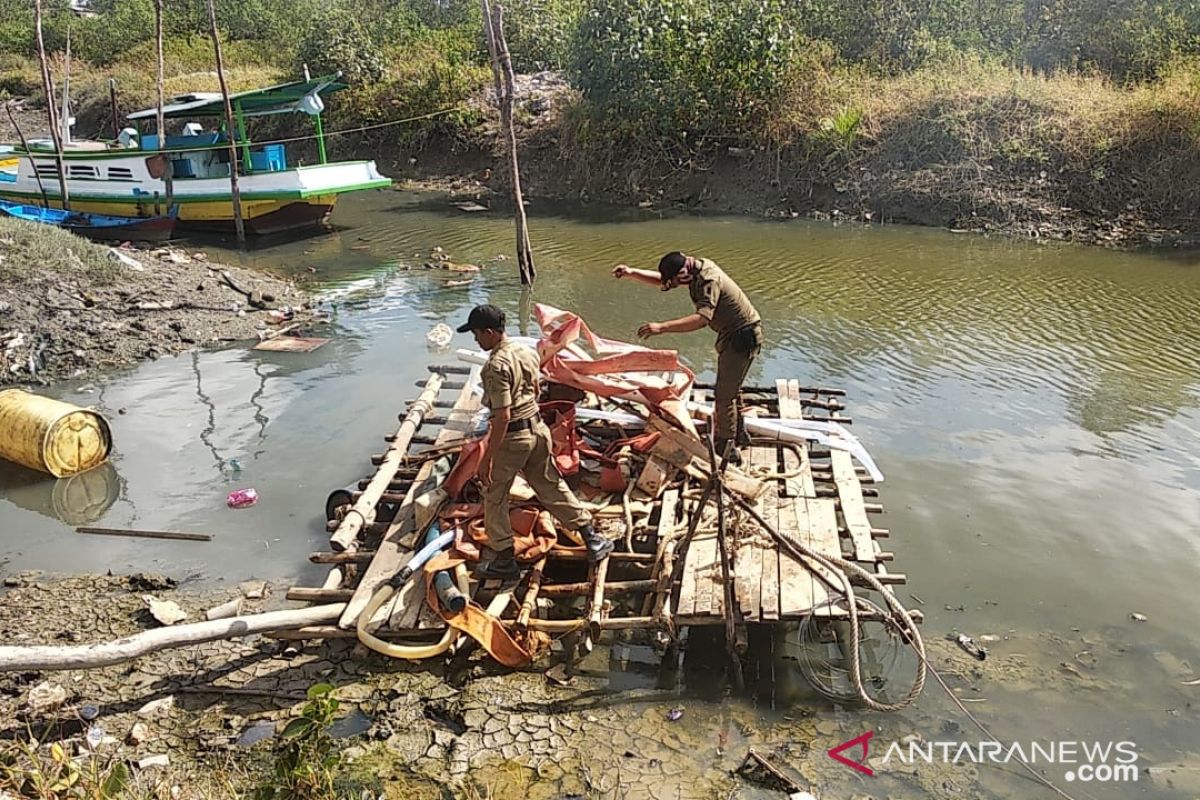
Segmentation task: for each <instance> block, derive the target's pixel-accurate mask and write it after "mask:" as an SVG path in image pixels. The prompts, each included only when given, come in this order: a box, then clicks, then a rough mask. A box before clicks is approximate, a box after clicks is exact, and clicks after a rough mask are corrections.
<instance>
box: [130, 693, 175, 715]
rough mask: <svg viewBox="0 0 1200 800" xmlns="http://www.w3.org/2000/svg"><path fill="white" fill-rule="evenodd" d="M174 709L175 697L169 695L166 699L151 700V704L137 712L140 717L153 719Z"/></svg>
mask: <svg viewBox="0 0 1200 800" xmlns="http://www.w3.org/2000/svg"><path fill="white" fill-rule="evenodd" d="M174 707H175V696H174V695H167V696H166V697H160V698H158V699H157V700H151V701H150V702H149V703H146V705H144V706H142V707H141V708H139V709H138V710H137V715H138V716H139V717H152V716H154V715H155V714H158V713H160V712H162V711H170V710H171V709H172V708H174Z"/></svg>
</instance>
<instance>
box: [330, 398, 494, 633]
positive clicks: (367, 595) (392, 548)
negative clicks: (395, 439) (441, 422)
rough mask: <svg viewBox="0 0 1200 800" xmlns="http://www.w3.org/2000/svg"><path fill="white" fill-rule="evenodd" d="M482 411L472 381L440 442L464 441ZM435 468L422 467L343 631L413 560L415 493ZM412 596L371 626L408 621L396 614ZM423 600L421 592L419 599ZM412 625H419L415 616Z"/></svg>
mask: <svg viewBox="0 0 1200 800" xmlns="http://www.w3.org/2000/svg"><path fill="white" fill-rule="evenodd" d="M478 408H479V398H478V397H477V396H476V395H475V394H474V393H473V392H472V391H471V381H469V380H468V381H466V382H465V383H464V386H463V388H462V391H461V392H459V395H458V400H457V401H456V402H455V404H454V407H453V408H452V409H451V411H450V414H449V416H448V419H447V422H446V425H445V426H443V428H442V430H441V432H440V433H439V434H438V437H437V441H438V442H443V441H449V440H452V439H458V438H461V437H462V436H463V435H464V433H466V432H467V430H468V429H469V426H470V420H471V418H472V417H473V416H474V413H475V411H477V410H478ZM434 464H435V462H434V461H427V462H425V463H424V464H423V465H421V469H420V470H419V471H418V472H417V477H416V479H415V480H414V481H413V484H412V487H411V488H410V489H409V491H408V494H407V495H406V496H405V498H404V502H403V503H402V504H401V506H400V509H399V511H397V513H396V521H395V522H393V523H392V525H391V526H390V527H389V528H388V531H387V533H386V534H384V537H383V541H381V542H380V543H379V548H378V550H377V551H376V553H375V558H373V559H371V563H370V564H369V565H368V566H367V569H366V571H365V572H364V573H363V576H362V580H360V581H359V583H358V588H357V589H356V590H355V592H354V597H352V598H351V599H350V602H349V604H347V606H346V610H345V612H344V613H343V614H342V617H341V619H340V620H339V621H338V625H339V626H340V627H342V628H345V629H349V628H353V627H354V626H355V624H356V623H357V620H358V615H359V613H360V612H362V610H363V608H365V607H366V605H367V603H368V602H369V601H370V599H371V595H372V594H374V592H375V590H376V589H377V588H379V586H381V585H382V584H383V583H384V582H386V581H388V580H390V579H391V578H392V576H393V575H395V574H396V573H397V572H399V571H400V568H401V567H403V566H404V563H405V562H406V561H407V560H408V559H409V558H410V556H409V553H410V552H411V551H410V548H408V547H405V546H404V545H403V544H402V540H403V539H404V538H405V537H406V536H407V535H408V534H410V533H412V526H413V497H414V493H415V492H416V490H417V488H418V487H420V486H421V484H422V483H424V482H425V480H426V479H428V477H429V475H430V474H431V473H432V472H433V468H434ZM416 583H418V582H413V581H410V585H415V584H416ZM411 592H412V590H411V589H407V588H406V590H404V591H402V592H401V593H400V594H399V595H398V596H397V597H396V598H395V599H394V600H392V601H389V602H388V603H384V605H383V607H382V608H381V609H380V610H379V612H378V613H377V614H376V616H375V617H374V619H372V620H371V624H379V623H381V622H382V621H383V620H391V619H393V617H394V618H395V620H396V622H402V621H403V618H404V614H403V611H401V612H400V613H399V614H398V615H397V613H396V610H397V608H399V609H405V608H408V607H409V605H410V603H409V599H410V598H412V597H413V595H412V594H411ZM419 596H420V594H419V592H418V594H417V597H419ZM412 622H413V623H415V622H416V617H415V616H414V617H413V619H412ZM389 625H390V623H389ZM410 627H411V625H410Z"/></svg>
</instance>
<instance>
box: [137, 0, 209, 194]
mask: <svg viewBox="0 0 1200 800" xmlns="http://www.w3.org/2000/svg"><path fill="white" fill-rule="evenodd" d="M154 41H155V45H156V48H155V49H156V51H157V53H158V107H157V110H156V113H155V115H154V122H155V124H156V125H157V126H158V152H159V153H160V154H161V155H162V159H163V183H164V184H166V187H167V210H168V211H170V208H171V206H172V205H174V203H175V180H174V177H175V176H174V175H173V174H172V167H171V157H170V156H169V155H167V126H166V119H165V118H164V117H163V103H164V101H163V0H154ZM219 52H220V51H219V50H218V53H219ZM217 59H218V64H219V63H220V55H218V56H217ZM218 69H219V66H218ZM114 114H115V110H114Z"/></svg>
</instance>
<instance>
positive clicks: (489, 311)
mask: <svg viewBox="0 0 1200 800" xmlns="http://www.w3.org/2000/svg"><path fill="white" fill-rule="evenodd" d="M502 330H504V312H503V311H501V310H500V309H498V308H496V306H493V305H484V306H475V307H474V308H472V309H471V313H470V315H469V316H468V317H467V323H466V324H465V325H459V326H458V332H459V333H466V332H468V331H502Z"/></svg>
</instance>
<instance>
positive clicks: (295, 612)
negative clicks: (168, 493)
mask: <svg viewBox="0 0 1200 800" xmlns="http://www.w3.org/2000/svg"><path fill="white" fill-rule="evenodd" d="M345 609H346V604H345V603H335V604H333V605H325V606H314V607H310V608H293V609H288V610H286V611H268V612H267V613H265V614H250V615H247V616H242V617H231V618H229V619H218V620H212V621H211V622H196V623H192V624H189V625H172V626H170V627H165V628H155V629H153V630H149V631H143V632H142V633H135V634H133V635H132V636H125V637H123V638H121V639H116V640H115V641H111V642H100V643H97V644H79V645H69V646H66V647H54V646H42V645H35V646H17V645H7V646H0V672H23V671H26V670H63V669H95V668H97V667H108V666H111V665H113V664H120V663H123V662H125V661H130V660H132V659H135V658H138V657H139V656H144V655H146V654H147V653H156V652H158V651H159V650H167V649H169V648H172V647H186V646H187V645H192V644H201V643H203V642H213V641H217V640H219V639H235V638H238V637H241V636H250V635H252V634H256V633H268V632H271V631H281V630H287V629H290V628H303V627H305V626H306V625H318V624H320V623H322V622H330V621H332V620H335V619H337V618H338V616H340V615H341V613H342V612H343V611H345Z"/></svg>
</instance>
